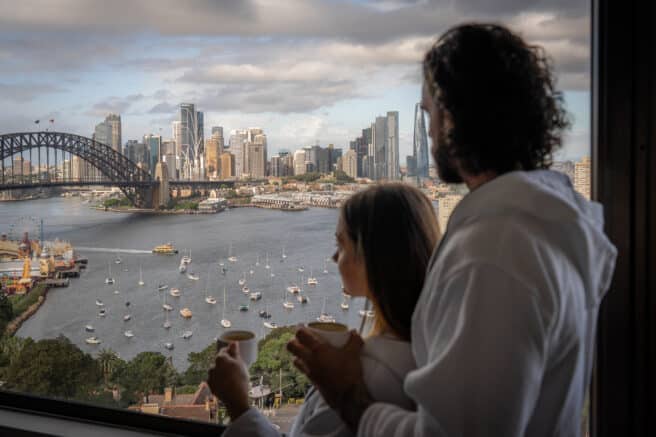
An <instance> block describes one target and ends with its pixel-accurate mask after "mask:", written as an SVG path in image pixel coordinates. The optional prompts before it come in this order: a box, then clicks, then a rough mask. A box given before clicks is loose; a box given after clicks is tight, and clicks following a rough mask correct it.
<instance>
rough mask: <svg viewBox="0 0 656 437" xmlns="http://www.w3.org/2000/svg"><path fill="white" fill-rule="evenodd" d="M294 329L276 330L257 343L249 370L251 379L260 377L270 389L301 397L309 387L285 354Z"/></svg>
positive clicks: (289, 356) (289, 355) (290, 327)
mask: <svg viewBox="0 0 656 437" xmlns="http://www.w3.org/2000/svg"><path fill="white" fill-rule="evenodd" d="M295 329H296V328H295V327H292V326H288V327H282V328H277V329H274V330H273V331H271V333H270V334H269V335H267V336H266V337H265V338H263V339H262V340H260V342H259V343H258V355H257V361H255V363H253V365H252V366H251V369H250V374H251V376H252V377H256V376H262V377H263V380H264V383H265V384H267V385H269V387H271V388H272V389H277V388H278V387H279V386H280V374H281V372H282V387H283V391H284V392H285V393H286V394H287V396H291V397H302V396H303V395H304V394H305V392H306V391H307V388H308V387H309V385H310V382H309V380H308V379H307V377H306V376H305V375H304V374H302V373H301V372H300V371H298V370H297V369H296V367H294V364H293V357H292V355H291V354H290V353H289V352H287V348H286V345H287V342H289V340H291V339H292V338H293V337H294V335H295V334H294V333H295Z"/></svg>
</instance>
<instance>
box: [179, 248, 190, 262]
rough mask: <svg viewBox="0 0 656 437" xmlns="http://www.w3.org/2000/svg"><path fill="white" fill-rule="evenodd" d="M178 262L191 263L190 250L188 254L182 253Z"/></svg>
mask: <svg viewBox="0 0 656 437" xmlns="http://www.w3.org/2000/svg"><path fill="white" fill-rule="evenodd" d="M180 264H181V265H182V264H184V265H187V264H191V250H190V251H189V255H182V258H181V259H180Z"/></svg>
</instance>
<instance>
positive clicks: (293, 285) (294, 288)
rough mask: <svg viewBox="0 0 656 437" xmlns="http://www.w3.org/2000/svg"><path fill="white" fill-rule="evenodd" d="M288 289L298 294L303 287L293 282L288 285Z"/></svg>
mask: <svg viewBox="0 0 656 437" xmlns="http://www.w3.org/2000/svg"><path fill="white" fill-rule="evenodd" d="M287 291H289V292H290V293H291V294H298V293H300V292H301V288H300V287H299V286H298V285H296V284H294V283H293V282H292V284H291V285H290V286H289V287H287Z"/></svg>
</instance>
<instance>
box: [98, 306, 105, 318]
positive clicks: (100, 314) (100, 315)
mask: <svg viewBox="0 0 656 437" xmlns="http://www.w3.org/2000/svg"><path fill="white" fill-rule="evenodd" d="M106 315H107V310H106V309H105V308H101V309H100V311H98V317H105V316H106Z"/></svg>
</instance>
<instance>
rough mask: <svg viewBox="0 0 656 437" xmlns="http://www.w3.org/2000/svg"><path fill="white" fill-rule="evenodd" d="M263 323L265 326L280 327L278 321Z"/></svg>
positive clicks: (270, 327)
mask: <svg viewBox="0 0 656 437" xmlns="http://www.w3.org/2000/svg"><path fill="white" fill-rule="evenodd" d="M263 324H264V327H265V328H269V329H276V328H277V327H278V325H277V324H276V322H264V323H263Z"/></svg>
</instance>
